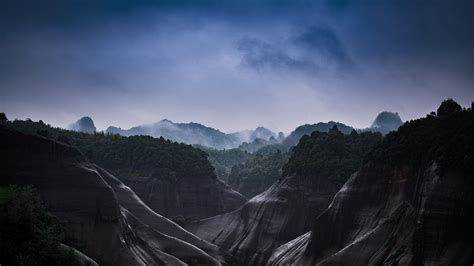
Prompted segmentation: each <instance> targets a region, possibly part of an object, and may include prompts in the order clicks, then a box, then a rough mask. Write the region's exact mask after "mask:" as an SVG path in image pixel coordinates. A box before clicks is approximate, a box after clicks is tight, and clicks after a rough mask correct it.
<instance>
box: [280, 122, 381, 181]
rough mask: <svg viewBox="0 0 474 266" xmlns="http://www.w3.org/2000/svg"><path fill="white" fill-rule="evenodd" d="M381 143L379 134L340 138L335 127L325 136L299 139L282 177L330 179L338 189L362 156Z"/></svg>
mask: <svg viewBox="0 0 474 266" xmlns="http://www.w3.org/2000/svg"><path fill="white" fill-rule="evenodd" d="M381 140H382V134H380V133H372V132H363V133H357V132H356V131H355V130H353V131H352V132H351V133H350V134H349V135H347V134H343V133H342V132H341V131H339V130H338V128H337V127H336V126H333V128H332V129H330V130H329V132H328V133H325V132H319V131H315V132H313V133H312V134H311V135H310V136H308V135H305V136H303V137H302V138H301V140H300V142H299V143H298V145H296V146H295V147H294V148H293V150H292V151H293V155H292V156H291V157H290V159H289V160H288V163H286V164H285V165H284V166H283V176H299V177H303V178H304V177H311V176H313V175H314V174H315V173H317V175H318V177H319V178H326V179H330V180H331V181H332V182H334V183H336V184H338V185H339V186H342V184H344V182H345V181H346V180H347V178H349V176H350V175H351V174H352V173H353V172H355V171H356V170H357V169H358V168H359V167H360V166H361V165H362V162H363V158H364V156H365V155H366V154H367V153H368V152H369V151H370V150H371V149H372V148H373V147H374V145H375V144H377V143H379V142H380V141H381Z"/></svg>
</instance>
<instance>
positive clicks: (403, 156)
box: [366, 99, 474, 174]
mask: <svg viewBox="0 0 474 266" xmlns="http://www.w3.org/2000/svg"><path fill="white" fill-rule="evenodd" d="M366 161H371V162H374V163H377V164H380V165H409V166H413V167H417V166H419V165H427V164H431V163H433V162H436V163H438V164H439V166H440V169H445V170H454V171H456V172H464V173H467V174H473V173H474V111H473V109H472V107H471V108H470V109H463V108H462V107H461V106H460V105H459V104H458V103H456V102H455V101H453V100H452V99H448V100H446V101H444V102H442V103H441V105H440V107H439V108H438V110H437V112H436V113H435V112H432V113H431V114H429V115H427V116H426V117H425V118H422V119H417V120H413V121H408V122H406V123H405V124H403V125H402V126H401V127H400V128H399V129H398V130H397V131H396V132H392V133H390V134H388V135H387V136H386V137H385V139H384V141H383V142H382V143H380V144H379V145H377V146H376V147H375V148H374V149H373V150H372V151H371V152H370V153H369V154H368V156H367V158H366Z"/></svg>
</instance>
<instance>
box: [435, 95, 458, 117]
mask: <svg viewBox="0 0 474 266" xmlns="http://www.w3.org/2000/svg"><path fill="white" fill-rule="evenodd" d="M461 110H462V108H461V105H459V104H458V103H457V102H456V101H454V100H453V99H451V98H450V99H447V100H444V101H443V102H442V103H441V105H440V106H439V108H438V111H437V114H438V116H448V115H450V114H453V113H456V112H460V111H461Z"/></svg>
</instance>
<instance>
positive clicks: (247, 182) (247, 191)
mask: <svg viewBox="0 0 474 266" xmlns="http://www.w3.org/2000/svg"><path fill="white" fill-rule="evenodd" d="M288 158H289V153H282V152H281V151H280V150H277V151H276V152H274V153H256V154H255V155H254V156H252V157H251V158H249V159H248V160H247V161H245V162H244V163H240V164H237V165H234V166H233V167H232V170H231V172H230V175H229V179H228V183H229V185H230V186H231V187H232V188H233V189H235V190H237V191H239V192H240V193H242V194H243V195H244V196H246V197H248V198H251V197H253V196H255V195H257V194H260V193H261V192H263V191H265V190H266V189H267V188H269V187H270V186H271V185H272V184H273V183H274V182H275V181H277V180H278V179H279V178H280V177H281V174H282V167H283V165H284V164H285V163H286V162H287V161H288Z"/></svg>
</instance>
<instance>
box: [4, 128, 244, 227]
mask: <svg viewBox="0 0 474 266" xmlns="http://www.w3.org/2000/svg"><path fill="white" fill-rule="evenodd" d="M4 124H5V125H7V126H9V127H12V128H15V129H17V130H19V131H22V132H25V133H30V134H36V135H41V136H43V137H47V138H51V139H54V140H58V141H61V142H64V143H69V144H71V145H72V146H74V147H76V148H78V149H79V150H80V151H81V152H82V153H83V154H84V155H86V156H87V158H88V159H90V160H92V161H93V162H94V163H96V164H98V165H99V166H101V167H103V168H105V169H107V170H108V171H109V172H111V173H112V174H114V175H115V176H117V177H118V178H119V179H121V180H122V181H123V182H124V183H125V184H126V185H127V186H129V187H130V188H131V189H132V190H133V191H134V192H135V193H137V194H138V195H139V196H140V198H141V199H142V200H143V201H144V202H145V203H146V204H147V205H148V206H149V207H151V208H152V209H153V210H155V211H156V212H158V213H160V214H162V215H164V216H166V217H169V218H172V219H175V218H176V219H177V220H180V221H183V219H184V220H190V219H197V218H206V217H210V216H214V215H217V214H220V213H224V212H228V211H232V210H234V209H236V208H238V207H239V206H240V205H242V204H243V203H244V202H245V200H246V199H245V198H244V197H243V196H242V195H240V194H239V193H237V192H235V191H233V190H232V189H230V187H228V186H227V185H226V184H224V183H223V182H222V181H220V180H219V179H217V178H216V175H215V173H214V168H213V167H212V166H211V164H210V163H209V161H208V159H207V154H206V153H205V152H203V151H201V150H199V149H197V148H194V147H193V146H191V145H186V144H179V143H175V142H171V141H170V140H165V139H164V138H153V137H149V136H131V137H123V136H119V135H112V134H104V133H95V134H87V133H81V132H75V131H69V130H63V129H58V128H53V127H50V126H49V125H46V124H44V123H43V122H41V121H40V122H32V121H13V122H6V123H4Z"/></svg>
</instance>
